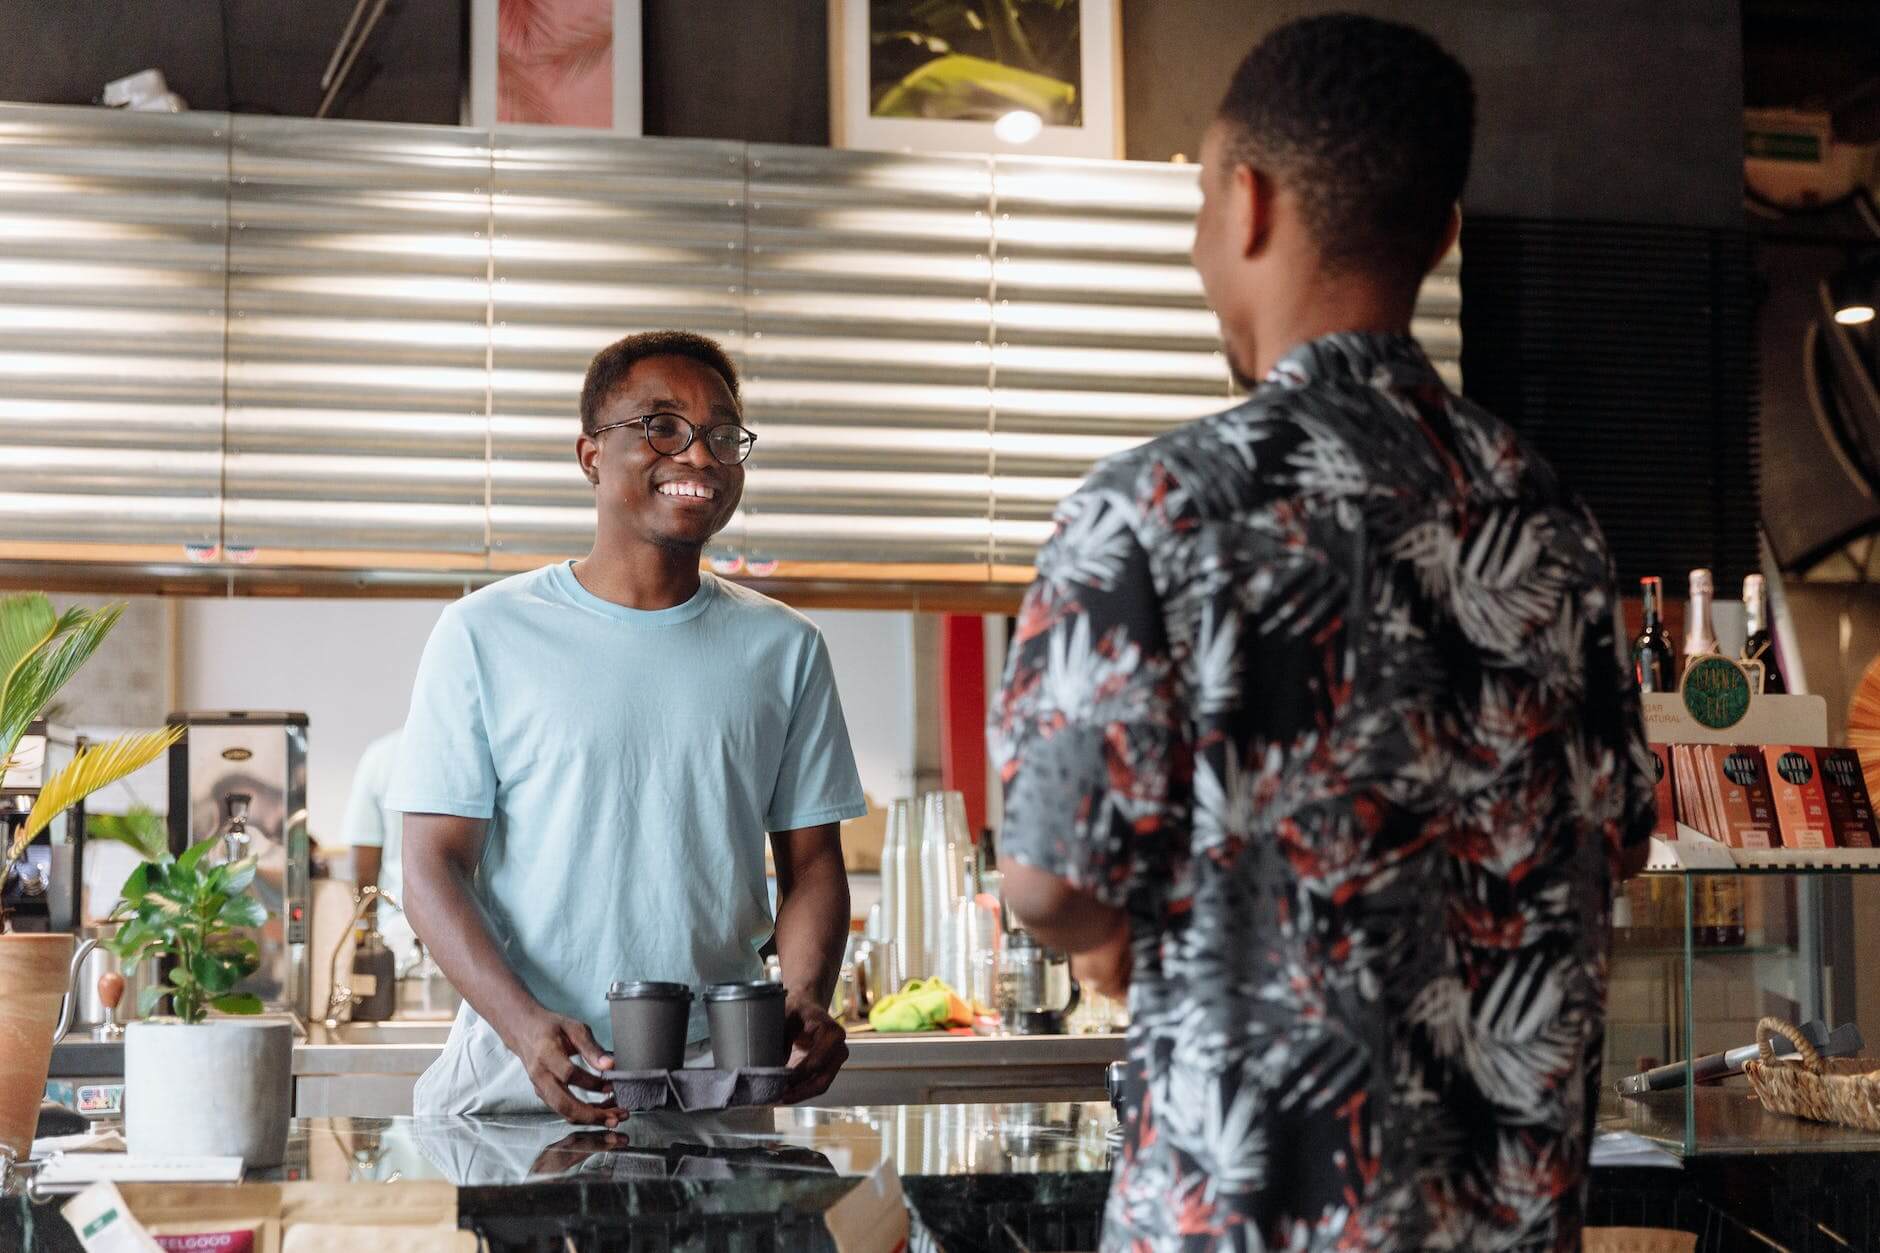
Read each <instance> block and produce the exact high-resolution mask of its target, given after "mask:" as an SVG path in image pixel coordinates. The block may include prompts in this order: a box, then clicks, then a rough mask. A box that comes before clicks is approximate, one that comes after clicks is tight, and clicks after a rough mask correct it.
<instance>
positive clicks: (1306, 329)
mask: <svg viewBox="0 0 1880 1253" xmlns="http://www.w3.org/2000/svg"><path fill="white" fill-rule="evenodd" d="M1292 296H1293V298H1292V299H1290V300H1276V301H1271V302H1268V303H1267V304H1266V305H1265V306H1264V308H1263V309H1262V310H1261V315H1262V316H1259V317H1258V320H1257V322H1256V325H1255V329H1254V336H1253V340H1254V343H1255V344H1256V345H1257V351H1256V352H1254V353H1253V354H1252V355H1253V358H1254V362H1253V365H1254V370H1253V378H1254V380H1255V381H1256V382H1258V381H1259V380H1261V379H1264V378H1265V377H1266V376H1267V375H1268V374H1269V373H1271V372H1272V369H1273V367H1274V366H1275V365H1277V364H1279V362H1280V361H1281V359H1282V358H1284V357H1285V356H1286V354H1287V353H1289V352H1291V351H1292V350H1293V349H1295V348H1297V347H1299V346H1300V345H1301V344H1309V343H1311V342H1312V341H1313V340H1315V339H1323V338H1324V337H1325V336H1327V335H1336V334H1338V333H1339V332H1340V331H1361V332H1371V333H1375V334H1386V335H1407V334H1409V332H1410V317H1411V314H1412V313H1413V312H1414V310H1415V309H1416V294H1415V293H1414V292H1413V293H1411V294H1410V297H1409V298H1408V299H1407V300H1406V299H1405V298H1404V297H1403V296H1401V295H1399V294H1397V293H1395V292H1390V291H1386V290H1385V289H1384V288H1383V287H1381V286H1380V285H1379V284H1377V283H1374V282H1367V281H1363V280H1353V279H1346V280H1339V279H1328V278H1321V279H1319V280H1318V281H1316V282H1314V283H1310V284H1306V285H1304V286H1302V287H1301V288H1299V289H1298V290H1297V291H1296V292H1294V293H1293V294H1292ZM1243 359H1244V358H1243Z"/></svg>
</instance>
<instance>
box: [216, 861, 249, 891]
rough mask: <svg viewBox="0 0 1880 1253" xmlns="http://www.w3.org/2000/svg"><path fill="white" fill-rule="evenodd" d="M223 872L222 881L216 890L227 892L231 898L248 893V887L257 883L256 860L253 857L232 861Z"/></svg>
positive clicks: (223, 868)
mask: <svg viewBox="0 0 1880 1253" xmlns="http://www.w3.org/2000/svg"><path fill="white" fill-rule="evenodd" d="M222 870H223V875H222V881H221V882H220V883H219V884H217V885H216V890H217V891H220V892H227V893H228V894H229V895H230V896H235V895H237V894H239V893H242V892H246V891H247V890H248V885H249V884H251V883H253V882H254V881H255V859H254V858H252V857H244V858H242V859H241V860H240V861H232V862H230V863H229V864H228V865H226V866H224V867H222Z"/></svg>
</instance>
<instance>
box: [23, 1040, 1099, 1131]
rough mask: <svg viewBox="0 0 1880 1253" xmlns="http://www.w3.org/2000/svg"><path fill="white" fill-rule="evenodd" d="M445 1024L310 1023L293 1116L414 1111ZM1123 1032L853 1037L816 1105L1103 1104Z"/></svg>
mask: <svg viewBox="0 0 1880 1253" xmlns="http://www.w3.org/2000/svg"><path fill="white" fill-rule="evenodd" d="M448 1031H449V1026H448V1024H446V1023H442V1022H388V1023H347V1024H344V1025H342V1026H340V1027H339V1028H337V1029H336V1030H332V1031H329V1030H327V1029H326V1028H325V1027H323V1026H319V1025H317V1024H316V1025H314V1026H313V1027H311V1028H310V1029H309V1031H308V1036H307V1038H306V1039H305V1040H304V1041H301V1042H299V1043H296V1044H295V1046H294V1076H295V1080H296V1099H295V1111H296V1112H297V1113H300V1114H302V1115H307V1116H330V1115H342V1114H343V1115H374V1116H377V1115H394V1114H404V1113H409V1112H410V1110H411V1087H412V1084H413V1083H415V1081H416V1079H417V1077H418V1076H419V1075H420V1074H422V1073H423V1072H424V1069H425V1067H427V1066H429V1065H430V1064H431V1063H432V1062H433V1061H435V1060H436V1059H437V1056H438V1053H439V1052H440V1051H441V1050H442V1047H443V1042H444V1038H445V1036H446V1034H447V1033H448ZM1123 1050H1124V1037H1123V1036H1120V1035H1077V1036H954V1035H945V1034H941V1033H939V1032H934V1033H925V1034H920V1035H892V1036H883V1035H876V1034H873V1033H872V1032H864V1033H861V1034H858V1035H851V1036H850V1037H849V1060H848V1064H847V1065H845V1066H844V1067H843V1068H842V1072H841V1074H839V1075H838V1076H837V1077H836V1081H835V1084H834V1085H833V1086H832V1087H831V1088H830V1090H829V1091H828V1092H827V1093H825V1094H824V1095H823V1096H822V1097H820V1098H818V1100H817V1102H816V1104H818V1105H823V1106H842V1105H898V1104H911V1105H928V1104H946V1103H949V1102H961V1101H964V1102H994V1103H997V1102H1002V1101H1016V1100H1028V1101H1038V1100H1059V1101H1067V1100H1072V1101H1074V1100H1097V1099H1100V1098H1101V1097H1102V1096H1103V1094H1104V1088H1103V1071H1104V1067H1106V1066H1108V1065H1109V1063H1111V1062H1113V1061H1118V1060H1120V1059H1121V1058H1122V1056H1123ZM51 1073H52V1078H54V1079H62V1080H84V1079H101V1080H115V1079H119V1078H121V1077H122V1076H123V1074H124V1046H123V1045H122V1044H121V1043H103V1042H97V1041H91V1040H68V1041H66V1042H65V1043H63V1044H60V1045H59V1046H58V1047H57V1048H56V1049H54V1050H53V1056H52V1072H51Z"/></svg>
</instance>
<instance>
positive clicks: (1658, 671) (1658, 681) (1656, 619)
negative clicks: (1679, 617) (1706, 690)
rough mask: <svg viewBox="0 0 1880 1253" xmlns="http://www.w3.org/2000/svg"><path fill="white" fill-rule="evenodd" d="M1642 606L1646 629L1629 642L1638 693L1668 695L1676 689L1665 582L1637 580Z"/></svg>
mask: <svg viewBox="0 0 1880 1253" xmlns="http://www.w3.org/2000/svg"><path fill="white" fill-rule="evenodd" d="M1638 587H1639V599H1640V600H1642V601H1643V602H1644V604H1645V626H1644V628H1643V629H1642V630H1640V631H1639V633H1638V635H1637V636H1636V637H1635V638H1634V639H1633V640H1632V670H1633V673H1635V674H1636V675H1637V676H1638V690H1639V691H1641V692H1668V691H1671V690H1672V689H1673V688H1674V687H1676V686H1677V684H1676V682H1675V681H1674V679H1673V677H1672V676H1673V675H1675V674H1676V673H1677V671H1676V670H1675V669H1674V668H1673V660H1672V656H1671V637H1670V636H1668V635H1666V634H1665V620H1664V603H1665V589H1664V581H1663V580H1662V579H1659V578H1657V577H1655V576H1647V577H1645V578H1642V579H1640V580H1639V581H1638Z"/></svg>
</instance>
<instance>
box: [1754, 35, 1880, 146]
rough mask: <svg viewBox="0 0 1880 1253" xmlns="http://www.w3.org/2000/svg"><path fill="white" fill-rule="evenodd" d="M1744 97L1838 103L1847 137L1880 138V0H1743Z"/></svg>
mask: <svg viewBox="0 0 1880 1253" xmlns="http://www.w3.org/2000/svg"><path fill="white" fill-rule="evenodd" d="M1743 103H1744V104H1745V105H1746V106H1748V107H1749V108H1752V109H1754V108H1815V109H1818V108H1827V109H1831V110H1833V112H1834V125H1835V133H1836V135H1837V136H1839V137H1840V138H1842V139H1846V140H1849V141H1851V142H1854V143H1872V142H1874V141H1876V140H1880V0H1744V4H1743Z"/></svg>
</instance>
